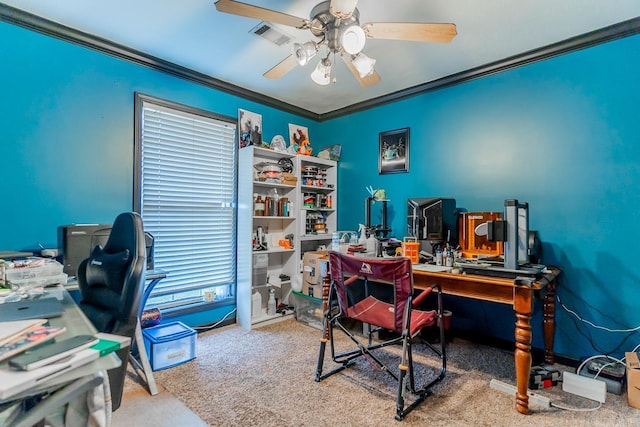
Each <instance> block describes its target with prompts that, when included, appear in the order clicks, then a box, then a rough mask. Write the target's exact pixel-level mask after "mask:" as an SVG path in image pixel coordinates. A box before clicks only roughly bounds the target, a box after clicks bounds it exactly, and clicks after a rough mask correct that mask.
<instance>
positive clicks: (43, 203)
mask: <svg viewBox="0 0 640 427" xmlns="http://www.w3.org/2000/svg"><path fill="white" fill-rule="evenodd" d="M0 40H2V43H0V58H2V66H1V67H0V81H2V82H3V83H2V87H3V93H2V95H1V96H2V98H1V101H0V135H1V136H0V138H1V140H2V152H1V154H0V159H1V163H0V182H2V184H3V187H4V191H5V207H4V208H3V209H2V215H1V218H2V222H1V223H2V225H1V227H2V232H1V233H0V248H2V250H9V249H10V250H18V249H33V248H37V247H38V246H37V243H38V242H41V243H42V244H43V245H45V246H48V247H55V246H56V241H57V237H56V229H57V227H58V226H59V225H63V224H70V223H94V222H106V223H109V222H112V221H113V219H114V218H115V217H116V215H117V214H118V213H120V212H122V211H124V210H131V209H132V206H133V139H134V135H133V126H134V113H133V106H134V92H140V93H144V94H146V95H151V96H155V97H158V98H164V99H167V100H170V101H173V102H178V103H182V104H186V105H189V106H192V107H197V108H202V109H205V110H209V111H213V112H215V113H218V114H223V115H228V116H231V117H237V116H238V108H242V109H246V110H249V111H253V112H256V113H259V114H262V120H263V134H264V137H265V139H268V140H271V138H272V137H273V135H275V134H282V135H287V133H288V128H287V124H288V123H290V122H291V123H297V124H300V125H303V126H307V127H309V128H310V129H313V126H314V125H315V123H314V122H312V121H310V120H308V119H305V118H301V117H299V116H295V115H291V114H288V113H283V112H282V111H279V110H277V109H274V108H270V107H265V106H264V105H260V104H256V103H253V102H249V101H246V100H244V99H242V98H238V97H236V96H231V95H228V94H226V93H223V92H220V91H216V90H212V89H209V88H206V87H204V86H200V85H197V84H193V83H190V82H187V81H185V80H181V79H178V78H175V77H172V76H169V75H167V74H163V73H160V72H156V71H153V70H151V69H149V68H146V67H141V66H138V65H135V64H132V63H129V62H127V61H122V60H118V59H115V58H113V57H111V56H106V55H104V54H101V53H98V52H96V51H93V50H89V49H86V48H82V47H79V46H76V45H73V44H69V43H65V42H63V41H60V40H57V39H53V38H50V37H46V36H43V35H40V34H37V33H34V32H31V31H28V30H25V29H22V28H20V27H16V26H13V25H10V24H6V23H3V22H0Z"/></svg>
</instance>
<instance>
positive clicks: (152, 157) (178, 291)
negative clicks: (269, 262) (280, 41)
mask: <svg viewBox="0 0 640 427" xmlns="http://www.w3.org/2000/svg"><path fill="white" fill-rule="evenodd" d="M135 121H136V123H135V125H136V132H135V133H136V138H135V147H136V148H135V156H136V172H137V173H136V177H135V179H134V209H135V210H136V211H138V212H140V214H141V216H142V219H143V222H144V228H145V231H147V232H149V233H151V234H152V235H153V237H154V262H155V268H157V269H162V270H165V271H166V272H167V277H166V278H165V279H163V280H162V281H160V282H159V283H158V285H157V286H156V287H155V288H154V291H153V292H152V294H151V298H150V299H149V300H148V303H147V304H148V306H158V307H160V308H165V309H166V308H185V307H186V306H189V305H192V304H200V303H203V302H210V301H229V300H233V298H234V293H235V282H236V262H235V260H236V244H235V243H236V218H237V215H236V201H237V196H236V194H237V191H236V188H237V183H236V178H237V174H236V170H237V144H236V142H235V139H236V138H235V132H236V124H235V120H234V119H232V118H229V117H222V116H219V115H215V114H213V113H210V112H207V111H202V110H198V109H195V108H189V107H186V106H184V105H179V104H175V103H171V102H168V101H164V100H159V99H156V98H151V97H148V96H145V95H140V94H136V115H135Z"/></svg>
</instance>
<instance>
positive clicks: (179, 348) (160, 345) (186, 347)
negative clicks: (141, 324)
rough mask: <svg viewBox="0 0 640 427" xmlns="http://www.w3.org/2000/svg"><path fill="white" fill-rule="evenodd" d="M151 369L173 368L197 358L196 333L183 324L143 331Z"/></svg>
mask: <svg viewBox="0 0 640 427" xmlns="http://www.w3.org/2000/svg"><path fill="white" fill-rule="evenodd" d="M142 335H143V337H144V348H145V349H146V351H147V356H148V357H149V362H150V363H151V369H152V370H153V371H159V370H161V369H167V368H172V367H174V366H177V365H181V364H183V363H186V362H189V361H190V360H193V359H195V358H196V331H194V330H193V329H191V328H190V327H188V326H187V325H185V324H184V323H182V322H172V323H166V324H164V325H158V326H154V327H152V328H147V329H143V330H142Z"/></svg>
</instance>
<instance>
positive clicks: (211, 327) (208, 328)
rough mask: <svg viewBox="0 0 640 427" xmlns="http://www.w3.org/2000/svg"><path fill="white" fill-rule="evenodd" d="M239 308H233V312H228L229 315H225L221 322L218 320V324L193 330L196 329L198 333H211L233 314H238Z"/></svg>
mask: <svg viewBox="0 0 640 427" xmlns="http://www.w3.org/2000/svg"><path fill="white" fill-rule="evenodd" d="M236 310H237V308H235V307H234V308H233V310H231V311H230V312H228V313H227V314H225V315H224V317H223V318H222V319H220V320H218V321H217V322H216V323H213V324H211V325H206V326H198V327H195V328H193V329H195V330H196V331H198V332H206V331H209V330H211V329H213V328H215V327H216V326H218V325H219V324H221V323H222V322H224V321H225V320H226V319H227V318H228V317H229V316H231V315H232V314H234V313H235V312H236Z"/></svg>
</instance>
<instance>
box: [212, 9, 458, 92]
mask: <svg viewBox="0 0 640 427" xmlns="http://www.w3.org/2000/svg"><path fill="white" fill-rule="evenodd" d="M357 4H358V0H327V1H322V2H320V3H318V4H317V5H315V6H314V7H313V9H312V10H311V13H310V19H304V18H299V17H297V16H293V15H289V14H286V13H282V12H278V11H275V10H271V9H265V8H263V7H259V6H254V5H251V4H246V3H241V2H238V1H234V0H218V1H216V3H215V6H216V9H217V10H218V11H219V12H224V13H230V14H233V15H239V16H244V17H247V18H254V19H260V20H263V21H267V22H272V23H276V24H281V25H286V26H290V27H294V28H298V29H301V30H305V29H306V30H309V31H311V33H312V34H313V36H315V37H317V38H318V41H316V42H314V41H309V42H306V43H302V44H300V43H295V44H294V49H293V53H292V54H291V55H289V56H288V57H287V58H285V59H284V60H282V61H280V62H279V63H278V64H277V65H275V66H274V67H272V68H271V69H269V70H268V71H266V72H265V73H264V76H265V77H267V78H271V79H277V78H280V77H282V76H284V75H285V74H287V73H288V72H289V71H291V70H292V69H294V68H295V67H296V65H300V66H304V65H306V64H308V63H309V61H310V60H311V59H312V58H313V57H314V56H315V55H316V53H317V52H318V49H319V48H320V46H326V48H327V51H328V52H327V56H326V57H325V58H323V59H322V60H321V61H320V62H319V63H318V65H317V66H316V68H315V69H314V71H313V72H312V73H311V79H312V80H313V81H314V82H315V83H317V84H320V85H328V84H329V83H330V80H331V67H332V64H331V61H329V55H331V54H332V53H333V55H334V58H335V56H336V55H337V56H339V57H340V58H342V60H343V61H344V63H345V64H346V65H347V68H349V70H350V71H351V73H352V74H353V76H354V77H355V78H356V79H357V80H358V82H359V83H360V85H361V86H363V87H367V86H372V85H374V84H376V83H378V82H379V81H380V76H379V75H378V73H376V71H375V69H374V67H375V64H376V60H375V59H372V58H370V57H368V56H367V55H365V54H364V53H363V52H362V50H363V49H364V46H365V43H366V39H368V38H370V39H379V40H411V41H418V42H437V43H448V42H450V41H451V40H452V39H453V38H454V37H455V36H456V35H457V34H458V33H457V31H456V26H455V24H450V23H444V24H439V23H427V22H369V23H366V24H363V25H362V26H361V25H360V20H359V19H360V12H359V11H358V9H357V8H356V6H357ZM334 80H335V79H334Z"/></svg>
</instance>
